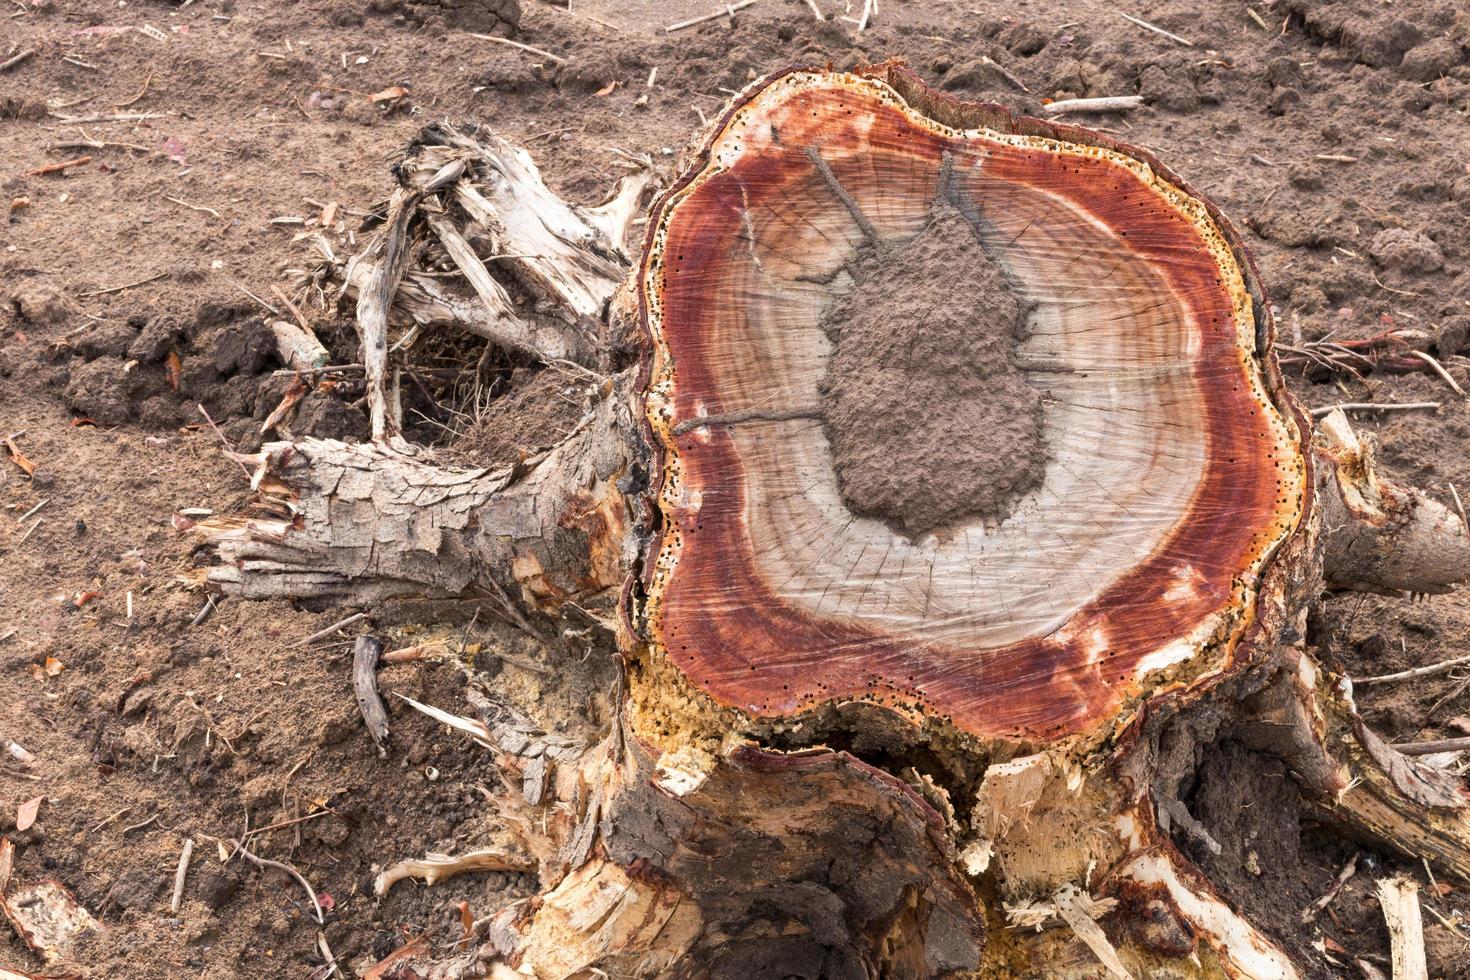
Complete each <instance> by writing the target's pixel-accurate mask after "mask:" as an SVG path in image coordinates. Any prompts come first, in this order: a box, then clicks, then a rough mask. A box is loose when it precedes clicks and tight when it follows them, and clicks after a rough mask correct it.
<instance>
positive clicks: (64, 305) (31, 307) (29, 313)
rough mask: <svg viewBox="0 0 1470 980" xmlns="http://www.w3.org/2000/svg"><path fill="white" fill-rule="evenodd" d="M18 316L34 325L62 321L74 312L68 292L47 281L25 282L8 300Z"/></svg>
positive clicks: (45, 324) (47, 324)
mask: <svg viewBox="0 0 1470 980" xmlns="http://www.w3.org/2000/svg"><path fill="white" fill-rule="evenodd" d="M7 303H8V305H9V306H10V307H11V308H12V309H13V310H15V313H16V315H17V316H19V317H20V318H21V320H23V321H25V322H26V323H29V324H32V325H33V326H49V325H51V324H55V323H60V322H62V321H63V320H65V319H66V318H67V317H68V316H70V315H71V314H72V306H71V302H70V301H69V300H68V299H67V298H66V294H65V293H63V292H62V291H61V290H60V289H58V288H57V287H55V286H52V285H49V284H47V283H40V282H37V283H25V284H23V285H21V286H17V287H16V288H15V290H14V292H12V293H11V294H10V296H9V297H8V300H7Z"/></svg>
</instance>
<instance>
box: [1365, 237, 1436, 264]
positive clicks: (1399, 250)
mask: <svg viewBox="0 0 1470 980" xmlns="http://www.w3.org/2000/svg"><path fill="white" fill-rule="evenodd" d="M1368 254H1369V255H1370V256H1372V257H1373V261H1374V262H1376V263H1378V264H1379V265H1381V266H1383V268H1385V269H1399V270H1401V271H1403V272H1409V273H1416V274H1417V273H1425V272H1437V271H1439V270H1440V269H1443V268H1444V253H1443V252H1441V251H1440V249H1439V246H1438V245H1436V244H1434V241H1433V240H1432V239H1430V238H1429V237H1427V236H1425V235H1422V234H1420V233H1419V232H1416V231H1409V230H1408V229H1406V228H1387V229H1385V230H1383V231H1380V232H1379V233H1378V234H1377V235H1375V236H1374V237H1373V241H1372V243H1370V244H1369V246H1368Z"/></svg>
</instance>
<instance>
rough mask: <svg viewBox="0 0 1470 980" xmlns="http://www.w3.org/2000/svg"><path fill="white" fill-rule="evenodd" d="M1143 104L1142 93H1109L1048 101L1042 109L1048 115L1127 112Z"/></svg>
mask: <svg viewBox="0 0 1470 980" xmlns="http://www.w3.org/2000/svg"><path fill="white" fill-rule="evenodd" d="M1142 105H1143V96H1141V95H1109V96H1104V97H1102V98H1099V99H1062V100H1060V101H1058V102H1048V103H1047V104H1046V105H1044V106H1042V107H1041V111H1042V112H1044V113H1046V114H1047V115H1048V116H1057V115H1061V114H1062V113H1064V112H1127V111H1128V110H1130V109H1137V108H1139V107H1141V106H1142Z"/></svg>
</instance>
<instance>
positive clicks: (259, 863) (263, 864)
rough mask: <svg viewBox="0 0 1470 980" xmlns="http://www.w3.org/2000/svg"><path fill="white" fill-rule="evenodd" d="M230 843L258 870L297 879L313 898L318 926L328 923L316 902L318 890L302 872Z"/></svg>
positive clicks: (235, 842)
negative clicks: (278, 872) (268, 870)
mask: <svg viewBox="0 0 1470 980" xmlns="http://www.w3.org/2000/svg"><path fill="white" fill-rule="evenodd" d="M228 843H229V845H230V846H231V847H233V848H234V849H235V853H236V854H238V855H240V856H241V857H243V858H244V859H245V860H247V861H249V862H250V863H251V864H253V865H255V866H256V867H257V868H275V869H276V870H277V871H284V872H286V874H288V875H290V876H291V877H292V878H295V879H296V882H297V883H298V884H299V885H301V887H302V888H304V889H305V890H306V894H307V896H309V897H310V898H311V907H312V908H314V909H315V910H316V921H317V924H318V925H320V924H322V923H324V922H326V919H325V918H323V916H322V903H321V902H318V901H317V900H316V890H315V889H314V888H312V887H311V883H310V882H309V881H307V880H306V879H305V878H303V877H302V876H301V872H300V871H297V870H296V869H295V868H293V867H291V866H290V865H289V864H282V863H281V862H280V861H272V860H271V859H270V858H263V857H261V856H260V855H258V854H253V853H251V851H250V850H249V848H247V847H246V846H245V845H244V844H243V843H242V842H240V841H237V840H231V841H228Z"/></svg>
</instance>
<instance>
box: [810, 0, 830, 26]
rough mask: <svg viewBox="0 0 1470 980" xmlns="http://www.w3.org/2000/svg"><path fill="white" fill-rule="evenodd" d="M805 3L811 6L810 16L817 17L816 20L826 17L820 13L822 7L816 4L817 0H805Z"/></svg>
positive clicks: (822, 19)
mask: <svg viewBox="0 0 1470 980" xmlns="http://www.w3.org/2000/svg"><path fill="white" fill-rule="evenodd" d="M806 5H807V6H808V7H810V8H812V16H813V17H815V18H817V20H818V21H824V20H826V19H827V18H826V17H824V16H823V15H822V8H821V7H818V6H817V0H806Z"/></svg>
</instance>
